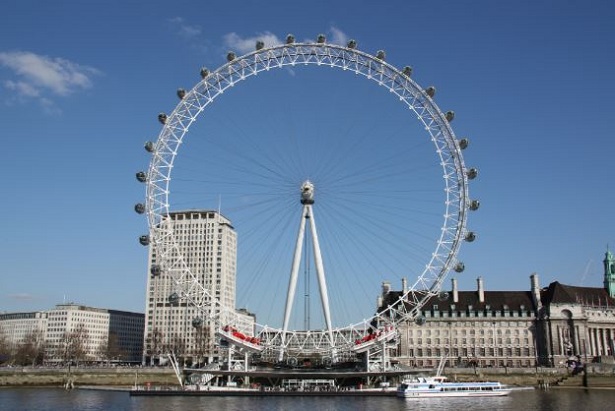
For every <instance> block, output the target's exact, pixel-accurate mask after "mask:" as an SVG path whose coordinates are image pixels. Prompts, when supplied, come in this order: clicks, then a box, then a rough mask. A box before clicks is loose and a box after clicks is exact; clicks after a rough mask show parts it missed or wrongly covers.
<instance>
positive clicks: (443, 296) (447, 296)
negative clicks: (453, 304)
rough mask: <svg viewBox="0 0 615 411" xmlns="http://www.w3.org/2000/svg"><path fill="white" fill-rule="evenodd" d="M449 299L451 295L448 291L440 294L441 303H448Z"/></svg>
mask: <svg viewBox="0 0 615 411" xmlns="http://www.w3.org/2000/svg"><path fill="white" fill-rule="evenodd" d="M448 298H449V294H448V292H447V291H442V292H441V293H439V294H438V300H440V301H446V300H448Z"/></svg>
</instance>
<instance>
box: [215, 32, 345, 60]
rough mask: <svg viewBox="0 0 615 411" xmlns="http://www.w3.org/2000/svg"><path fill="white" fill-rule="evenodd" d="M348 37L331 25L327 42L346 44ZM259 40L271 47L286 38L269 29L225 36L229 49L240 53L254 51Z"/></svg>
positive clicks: (309, 40) (314, 39)
mask: <svg viewBox="0 0 615 411" xmlns="http://www.w3.org/2000/svg"><path fill="white" fill-rule="evenodd" d="M284 38H286V37H284ZM348 39H349V37H348V35H347V34H346V33H344V32H343V31H342V30H340V29H338V28H337V27H331V28H330V29H329V33H328V35H327V43H330V44H338V45H340V46H345V45H346V44H347V43H348ZM258 40H260V41H262V42H264V43H265V47H271V46H275V45H278V44H283V43H284V42H285V40H282V39H280V38H279V37H278V36H276V35H275V34H273V33H271V32H269V31H266V32H264V33H261V34H257V35H256V36H252V37H241V36H240V35H239V34H237V33H235V32H232V33H228V34H226V35H225V36H224V38H223V41H224V45H225V46H226V47H228V48H229V50H231V51H235V52H238V53H240V54H245V53H249V52H251V51H253V50H254V49H255V46H256V42H257V41H258ZM315 41H316V36H314V38H311V39H306V40H304V42H306V43H309V42H315Z"/></svg>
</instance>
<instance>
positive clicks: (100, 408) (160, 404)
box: [0, 388, 615, 411]
mask: <svg viewBox="0 0 615 411" xmlns="http://www.w3.org/2000/svg"><path fill="white" fill-rule="evenodd" d="M613 404H615V390H598V389H593V390H585V389H576V388H570V389H551V390H549V391H541V390H519V391H513V392H512V393H511V395H510V396H508V397H491V398H472V399H469V398H448V399H439V398H425V399H421V400H404V399H400V398H395V397H130V396H129V395H128V392H121V391H103V390H83V389H75V390H73V391H65V390H62V389H59V388H1V389H0V410H2V411H172V410H179V411H184V410H188V411H197V410H212V411H223V410H229V411H286V410H308V411H363V410H366V411H371V410H373V411H382V410H386V411H402V410H403V411H421V410H425V411H427V410H429V411H431V410H454V411H463V410H467V409H471V411H483V410H489V411H493V410H498V411H500V410H511V411H512V410H515V411H517V410H522V411H532V410H544V411H564V410H575V411H583V410H597V411H606V410H609V409H612V407H613Z"/></svg>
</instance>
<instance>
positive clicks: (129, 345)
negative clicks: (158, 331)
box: [0, 303, 144, 363]
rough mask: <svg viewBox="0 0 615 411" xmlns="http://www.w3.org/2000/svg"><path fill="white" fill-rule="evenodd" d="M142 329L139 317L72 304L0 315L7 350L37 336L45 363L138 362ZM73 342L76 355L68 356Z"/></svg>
mask: <svg viewBox="0 0 615 411" xmlns="http://www.w3.org/2000/svg"><path fill="white" fill-rule="evenodd" d="M143 328H144V315H143V314H141V313H133V312H127V311H118V310H108V309H102V308H93V307H86V306H83V305H78V304H73V303H68V304H58V305H56V306H55V308H54V309H52V310H48V311H41V312H26V313H9V314H0V333H2V334H3V335H4V336H5V337H6V338H7V340H8V342H9V344H10V346H11V348H13V349H15V348H17V346H18V345H19V344H22V343H24V342H25V339H26V338H27V337H28V335H32V333H34V332H37V333H39V335H40V337H41V341H44V347H45V355H44V361H45V362H47V363H63V362H66V361H69V360H70V361H80V362H105V361H115V362H138V361H140V360H141V356H142V349H143ZM76 340H79V346H80V347H79V353H75V352H70V351H71V348H70V346H71V344H72V347H75V345H76V343H75V341H76ZM75 355H77V356H78V358H75ZM110 355H113V358H109V356H110Z"/></svg>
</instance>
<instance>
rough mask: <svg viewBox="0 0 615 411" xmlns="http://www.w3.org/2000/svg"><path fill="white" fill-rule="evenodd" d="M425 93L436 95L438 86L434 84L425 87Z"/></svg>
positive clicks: (430, 95) (431, 95)
mask: <svg viewBox="0 0 615 411" xmlns="http://www.w3.org/2000/svg"><path fill="white" fill-rule="evenodd" d="M425 93H427V95H428V96H429V97H431V98H433V96H435V95H436V88H435V87H434V86H430V87H427V88H426V89H425Z"/></svg>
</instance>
